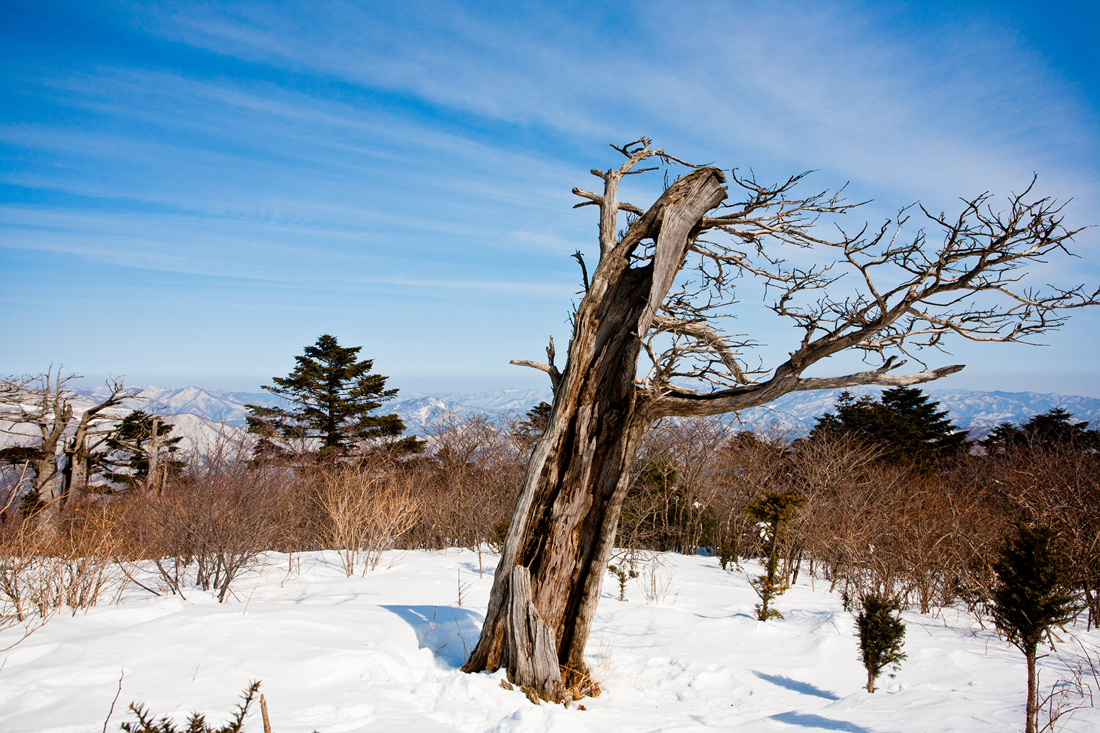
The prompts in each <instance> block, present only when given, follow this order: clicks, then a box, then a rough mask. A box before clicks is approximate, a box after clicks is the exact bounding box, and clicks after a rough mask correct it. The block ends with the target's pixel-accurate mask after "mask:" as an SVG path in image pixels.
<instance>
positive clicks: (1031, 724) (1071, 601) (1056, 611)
mask: <svg viewBox="0 0 1100 733" xmlns="http://www.w3.org/2000/svg"><path fill="white" fill-rule="evenodd" d="M993 569H994V571H995V572H996V574H997V582H996V585H995V586H994V588H993V620H994V622H995V623H996V624H997V628H998V629H1000V631H1001V632H1002V633H1004V635H1005V636H1006V637H1007V638H1008V640H1009V642H1011V643H1012V644H1014V645H1015V646H1016V648H1018V649H1019V650H1020V651H1022V652H1023V653H1024V657H1025V658H1026V659H1027V722H1026V725H1025V731H1026V733H1035V731H1036V730H1037V728H1036V726H1037V723H1038V716H1039V686H1038V677H1037V673H1036V666H1035V665H1036V650H1037V649H1038V646H1039V642H1041V641H1042V639H1043V636H1044V635H1049V633H1050V629H1051V627H1052V626H1058V625H1061V624H1063V623H1065V622H1067V621H1070V620H1072V619H1073V617H1074V616H1075V615H1076V612H1077V607H1076V599H1075V598H1074V595H1073V593H1072V591H1071V590H1070V589H1069V587H1068V584H1067V582H1066V578H1065V575H1064V574H1063V570H1062V559H1061V556H1060V555H1059V552H1058V548H1057V542H1056V537H1055V535H1054V532H1053V531H1051V530H1050V529H1048V528H1046V527H1033V526H1030V525H1028V524H1025V523H1023V522H1017V524H1016V528H1015V533H1014V535H1013V536H1012V537H1011V538H1010V539H1009V540H1008V542H1006V543H1005V545H1004V546H1003V547H1002V548H1001V551H1000V554H999V558H998V560H997V563H996V564H995V565H994V567H993Z"/></svg>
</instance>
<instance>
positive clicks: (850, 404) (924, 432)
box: [810, 387, 967, 467]
mask: <svg viewBox="0 0 1100 733" xmlns="http://www.w3.org/2000/svg"><path fill="white" fill-rule="evenodd" d="M938 407H939V403H938V402H932V401H931V400H930V399H929V397H928V395H926V394H924V393H923V392H922V391H921V390H920V389H917V388H915V387H894V388H893V389H887V390H883V392H882V397H881V399H879V400H875V399H874V398H872V397H869V396H864V397H860V398H858V399H855V398H854V397H853V396H852V394H851V393H850V392H848V391H844V392H841V394H840V396H839V397H838V398H837V402H836V406H835V409H836V414H835V415H834V414H831V413H827V414H825V415H822V416H821V417H819V418H818V419H817V422H816V424H815V425H814V429H813V431H812V432H811V433H810V439H811V440H812V439H814V438H815V437H819V436H822V435H828V434H840V433H846V434H849V435H855V436H857V437H859V438H860V439H861V440H864V441H866V442H867V443H871V444H874V445H878V446H880V447H882V448H883V450H884V451H885V453H884V456H883V458H884V459H885V460H887V461H889V462H891V463H900V464H908V465H916V466H921V467H927V466H930V465H932V464H933V463H934V462H935V461H936V460H938V459H941V458H946V457H949V456H952V455H955V454H957V453H959V452H960V451H962V450H964V448H965V446H966V436H967V431H965V430H955V426H954V425H953V424H952V423H951V420H949V419H948V417H947V412H946V411H944V410H939V409H937V408H938Z"/></svg>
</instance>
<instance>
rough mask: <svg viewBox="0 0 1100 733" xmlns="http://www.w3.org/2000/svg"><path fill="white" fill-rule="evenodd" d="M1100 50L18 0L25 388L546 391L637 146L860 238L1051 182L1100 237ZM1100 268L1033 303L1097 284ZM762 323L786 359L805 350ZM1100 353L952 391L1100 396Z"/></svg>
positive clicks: (988, 8) (239, 6)
mask: <svg viewBox="0 0 1100 733" xmlns="http://www.w3.org/2000/svg"><path fill="white" fill-rule="evenodd" d="M1098 37H1100V10H1098V6H1097V4H1096V3H1093V2H1081V3H1053V4H1044V5H1042V7H1040V6H1039V4H1036V3H1022V2H1021V3H1013V2H1009V3H1004V2H999V3H988V4H965V3H947V2H944V3H908V4H906V3H894V4H889V3H844V2H834V3H828V4H825V3H783V2H769V3H733V2H728V3H691V2H688V3H684V2H676V3H673V2H669V3H660V2H657V3H597V4H592V3H576V4H569V3H545V4H531V3H500V4H473V3H344V2H320V1H319V2H309V3H299V4H292V3H233V4H222V3H200V2H189V3H169V2H165V3H156V4H148V3H127V2H117V3H103V4H98V3H94V2H80V3H50V2H41V1H39V2H24V3H18V2H17V3H13V2H5V3H3V4H2V5H0V49H2V50H0V92H2V95H3V96H2V98H3V100H4V104H3V105H2V108H0V268H2V269H3V272H4V274H5V277H4V287H3V289H2V290H0V328H2V331H3V339H2V340H0V371H2V372H5V373H25V372H38V371H42V370H44V369H46V368H47V367H48V366H49V365H51V364H54V365H56V364H59V363H64V365H65V367H66V368H67V369H72V370H76V371H79V372H81V373H83V374H86V375H88V376H89V377H92V378H97V379H98V378H102V377H104V376H106V375H107V374H108V373H111V374H116V375H117V374H124V375H126V376H127V379H128V381H129V382H130V383H132V384H138V385H144V384H156V385H159V386H181V385H185V384H197V385H200V386H205V387H211V388H221V389H237V390H247V391H255V390H256V389H257V388H258V387H259V386H260V385H261V384H264V383H267V382H268V380H269V379H270V377H271V376H274V375H285V374H286V373H287V372H288V371H289V370H290V368H291V367H292V366H293V357H294V355H296V354H299V353H301V350H302V347H303V346H305V345H306V344H309V343H312V342H313V341H314V340H315V339H316V338H317V336H319V335H320V334H321V333H332V334H334V335H336V336H337V337H338V338H339V339H340V341H341V343H343V344H345V345H361V346H363V352H362V354H363V356H366V357H369V358H373V359H374V361H375V369H376V371H378V372H380V373H382V374H387V375H390V377H391V384H392V385H394V386H397V387H400V388H402V389H404V390H406V391H410V390H411V391H449V390H453V389H473V390H488V389H495V388H503V387H532V386H534V387H542V386H545V384H544V382H545V377H544V375H542V374H539V373H536V372H533V371H531V370H523V369H520V368H518V367H512V366H509V365H508V363H507V362H508V360H509V359H517V358H525V359H537V358H540V356H541V355H542V353H543V348H544V347H545V344H546V340H547V337H548V336H550V335H553V336H554V337H555V340H556V341H557V343H558V346H559V352H562V353H564V351H565V344H566V343H567V341H568V337H569V325H568V315H569V312H570V310H571V302H572V301H575V300H576V299H577V295H576V293H577V290H578V288H579V273H578V271H577V268H576V264H575V262H574V261H573V260H572V259H571V258H570V254H571V253H572V252H573V251H575V250H577V249H581V250H582V251H584V252H586V253H588V255H589V258H590V260H592V259H594V255H595V249H596V248H595V232H596V227H595V213H594V211H593V209H591V208H585V209H579V210H576V211H574V210H573V209H572V208H571V207H572V205H573V204H574V203H575V198H574V197H573V196H572V195H571V194H570V189H571V188H572V187H573V186H581V187H587V188H592V187H593V186H594V184H595V183H596V179H594V178H592V177H591V176H590V175H589V174H588V170H589V169H590V168H593V167H600V168H607V167H609V166H611V165H614V164H615V163H616V157H617V154H616V153H614V151H612V150H610V148H609V147H608V143H623V142H627V141H629V140H632V139H635V138H637V137H638V136H640V135H647V136H649V137H651V138H653V139H654V141H655V144H657V145H659V146H661V147H663V148H665V149H666V150H668V151H669V152H671V153H673V154H675V155H678V156H679V157H681V158H684V159H687V160H691V161H695V162H711V163H715V164H717V165H719V166H721V167H724V168H729V167H737V168H739V169H742V170H744V169H748V168H752V169H753V171H755V173H756V174H757V177H758V178H760V179H761V180H774V179H779V178H785V177H786V176H787V175H789V174H792V173H798V172H802V171H804V170H809V169H813V170H815V171H816V173H815V174H814V175H813V176H812V178H811V183H810V184H809V185H808V186H807V189H810V188H812V189H820V188H835V187H838V186H840V185H843V184H844V183H846V182H847V183H848V189H847V191H848V194H849V197H850V198H851V199H853V200H864V199H872V202H871V203H870V204H868V205H867V206H866V207H864V209H863V210H861V211H860V212H859V213H857V214H854V215H850V216H852V217H857V218H858V219H859V221H863V220H868V221H871V222H873V223H878V222H879V221H881V220H882V219H883V218H885V217H887V216H889V215H890V214H892V213H893V212H894V211H896V210H897V209H898V208H899V207H901V206H904V205H907V204H910V203H912V202H914V201H916V200H920V201H922V202H924V203H925V204H926V205H927V206H928V207H929V208H930V209H934V210H937V211H939V210H944V211H948V212H951V211H953V210H956V209H957V201H958V197H960V196H974V195H977V194H980V193H982V192H983V191H987V190H988V191H991V192H993V193H994V194H996V195H997V196H998V197H1001V198H1003V197H1004V196H1006V195H1008V194H1009V193H1010V192H1012V191H1018V190H1020V189H1021V188H1022V187H1024V186H1025V185H1026V184H1027V182H1028V181H1029V180H1030V178H1031V175H1032V174H1033V173H1036V174H1038V176H1039V190H1041V192H1042V193H1043V194H1044V195H1049V196H1053V197H1056V198H1058V199H1060V200H1068V199H1072V201H1070V203H1069V204H1068V206H1067V208H1066V210H1065V212H1066V218H1067V222H1068V223H1070V224H1072V225H1076V226H1082V225H1088V224H1100V49H1098V47H1100V44H1098V43H1097V42H1096V38H1098ZM658 185H659V182H658V181H657V180H656V179H654V180H652V181H649V182H645V181H639V182H638V188H636V189H635V193H634V195H632V196H629V197H628V198H629V199H630V200H632V201H633V202H634V203H648V200H649V197H652V196H653V194H654V191H659V188H657V186H658ZM853 223H855V222H853ZM1098 245H1100V234H1098V230H1096V229H1092V230H1088V231H1086V232H1084V233H1082V234H1081V235H1079V236H1078V237H1077V243H1076V245H1075V247H1074V249H1075V251H1076V252H1077V253H1078V254H1079V255H1080V257H1079V259H1075V260H1068V261H1055V262H1052V263H1051V264H1050V266H1049V267H1047V268H1046V269H1045V270H1043V271H1041V272H1037V273H1036V274H1035V275H1033V276H1032V277H1033V278H1034V280H1033V281H1034V282H1035V283H1036V284H1042V283H1046V282H1054V283H1058V284H1063V285H1066V284H1078V283H1081V282H1087V283H1092V284H1093V285H1094V286H1095V284H1097V283H1098V282H1100V249H1098ZM742 299H743V306H739V308H738V311H737V314H738V319H739V320H738V321H737V322H736V324H735V326H734V327H733V330H736V331H738V332H747V333H750V334H752V335H754V336H755V337H756V339H757V340H759V341H760V342H762V343H763V344H764V345H765V346H764V347H763V348H762V350H761V354H762V356H763V358H764V359H765V363H771V364H774V363H775V360H776V359H777V358H779V357H781V356H782V354H784V353H785V352H786V351H789V350H790V349H791V348H792V347H793V344H794V340H795V339H796V338H797V334H796V333H794V332H793V331H791V330H789V329H788V328H787V327H786V326H785V325H784V324H782V323H777V322H775V321H773V320H770V319H769V318H768V317H767V315H766V313H765V312H764V311H763V308H762V306H761V303H760V298H759V297H758V293H756V292H755V291H754V290H753V289H752V287H751V286H750V285H748V284H747V285H746V287H745V289H744V292H743V295H742ZM1094 310H1100V309H1094ZM1098 332H1100V314H1097V313H1093V312H1078V313H1076V314H1075V315H1074V316H1073V317H1072V318H1071V320H1070V323H1069V324H1068V325H1067V326H1066V327H1065V328H1064V329H1063V330H1062V331H1060V332H1057V333H1054V334H1050V335H1048V336H1047V337H1045V338H1044V339H1042V340H1043V342H1044V343H1045V344H1047V345H1046V346H1043V347H1028V346H1022V345H984V346H976V345H970V344H958V343H955V344H949V347H950V348H951V350H952V352H953V353H952V354H932V355H930V356H929V364H930V365H932V366H940V365H943V364H948V363H965V364H967V365H968V366H967V369H966V370H965V371H964V372H962V373H961V374H959V375H955V376H953V377H950V378H948V379H945V380H943V381H941V382H940V383H939V384H937V385H936V386H938V387H944V388H955V387H957V388H976V389H1000V390H1008V391H1021V390H1032V391H1039V392H1061V393H1064V394H1083V395H1092V396H1100V367H1098V366H1097V365H1098V363H1100V339H1097V337H1096V335H1097V333H1098ZM835 361H836V363H835V364H826V365H823V366H822V368H821V369H819V370H818V371H819V373H822V374H827V373H830V372H831V373H841V372H843V371H845V370H847V369H848V368H850V367H852V366H853V365H854V363H853V362H852V361H851V360H843V359H838V360H835Z"/></svg>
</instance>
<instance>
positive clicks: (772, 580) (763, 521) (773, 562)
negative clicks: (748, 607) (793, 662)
mask: <svg viewBox="0 0 1100 733" xmlns="http://www.w3.org/2000/svg"><path fill="white" fill-rule="evenodd" d="M805 503H806V499H805V498H804V497H801V496H798V495H797V494H795V493H794V492H793V491H787V492H784V493H781V494H780V493H772V492H766V493H765V494H764V496H762V497H761V498H759V499H757V500H756V501H753V502H752V503H750V504H749V505H747V506H746V507H745V512H746V513H747V514H748V515H749V516H750V517H752V518H753V519H755V520H756V521H757V522H759V526H760V528H761V532H762V534H763V538H764V562H765V565H764V574H763V575H761V576H760V577H759V578H753V579H752V580H751V581H750V583H752V588H753V590H755V591H756V595H758V596H760V603H758V604H756V608H755V610H756V618H758V619H759V620H761V621H767V620H768V619H772V618H779V619H781V618H783V614H781V613H780V612H779V611H777V610H775V609H774V608H772V607H771V603H772V601H774V600H775V599H776V598H777V597H778V596H780V595H782V594H783V592H784V591H786V590H787V581H786V579H785V578H783V577H782V576H781V575H780V573H779V553H780V549H781V547H782V545H783V542H784V540H785V539H786V537H787V528H788V527H789V526H790V523H791V520H792V519H794V513H795V511H796V510H797V509H798V507H800V506H802V505H803V504H805Z"/></svg>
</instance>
